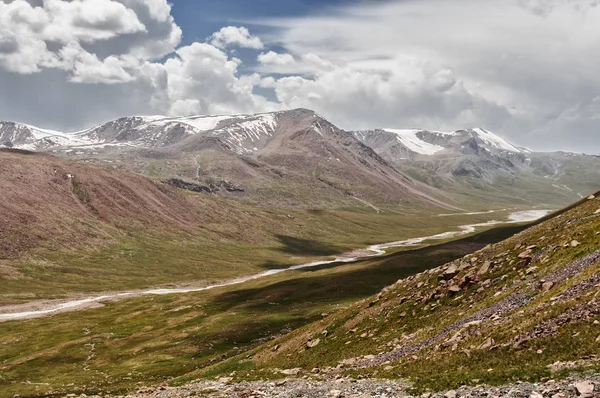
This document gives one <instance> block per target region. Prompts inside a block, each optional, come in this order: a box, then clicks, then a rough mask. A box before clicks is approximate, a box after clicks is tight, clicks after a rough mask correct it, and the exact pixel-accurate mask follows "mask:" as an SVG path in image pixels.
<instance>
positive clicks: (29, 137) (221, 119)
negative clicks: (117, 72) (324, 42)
mask: <svg viewBox="0 0 600 398" xmlns="http://www.w3.org/2000/svg"><path fill="white" fill-rule="evenodd" d="M277 117H278V113H266V114H258V115H236V116H190V117H166V116H132V117H123V118H120V119H117V120H113V121H110V122H108V123H104V124H101V125H99V126H95V127H92V128H90V129H86V130H83V131H78V132H75V133H63V132H58V131H52V130H45V129H41V128H38V127H33V126H29V125H26V124H21V123H14V122H0V146H4V147H11V148H18V149H27V150H52V149H55V150H56V149H59V148H69V149H71V150H73V149H76V150H78V151H88V150H94V151H97V150H98V149H101V148H107V147H119V146H126V147H138V148H152V147H166V146H169V145H174V144H176V143H178V142H180V141H182V140H184V139H185V138H188V137H191V136H198V135H200V136H202V137H205V138H207V137H219V138H221V139H222V140H223V142H225V143H227V144H228V145H230V146H231V148H232V149H233V150H234V151H235V152H236V153H239V154H242V153H251V152H253V151H255V150H258V148H259V147H262V146H263V145H264V143H265V141H266V140H268V139H269V137H271V136H272V135H273V132H274V130H275V128H276V123H277Z"/></svg>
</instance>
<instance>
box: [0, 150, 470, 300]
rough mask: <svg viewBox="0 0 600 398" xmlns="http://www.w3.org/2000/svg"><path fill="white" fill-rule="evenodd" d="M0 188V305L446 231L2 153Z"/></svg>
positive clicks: (205, 274)
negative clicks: (240, 198)
mask: <svg viewBox="0 0 600 398" xmlns="http://www.w3.org/2000/svg"><path fill="white" fill-rule="evenodd" d="M0 176H1V177H2V178H0V197H1V198H2V200H1V201H0V214H1V216H0V285H1V288H0V305H4V304H12V303H19V302H26V301H31V300H34V299H45V298H60V297H65V296H69V295H72V294H90V293H93V292H101V291H114V290H124V289H137V288H144V287H148V286H155V285H165V284H182V283H194V284H203V283H209V282H211V281H215V280H222V279H227V278H232V277H235V276H239V275H242V274H251V273H256V272H260V271H263V270H265V269H268V268H273V267H279V266H285V265H292V264H298V263H302V262H306V261H310V260H312V259H315V258H324V257H330V256H332V255H335V254H337V253H341V252H344V251H348V250H351V249H354V248H357V247H362V246H365V245H367V244H370V243H380V242H385V241H391V240H396V239H402V238H407V237H414V236H420V235H421V234H430V233H435V232H439V231H440V229H441V228H443V227H444V223H445V222H446V221H447V220H442V219H438V218H435V217H430V216H429V215H427V214H426V213H424V212H423V211H420V212H419V211H415V210H413V211H412V212H411V210H406V209H404V210H403V211H402V212H400V211H399V210H398V209H388V210H386V209H384V210H383V211H382V212H381V213H379V214H376V213H375V211H374V210H373V209H370V208H367V209H365V208H360V207H355V208H349V209H346V210H344V211H341V210H339V211H336V210H327V211H320V210H302V211H293V210H277V209H265V208H256V207H252V206H247V205H244V204H241V203H239V202H237V201H234V200H226V199H222V198H216V197H210V196H207V195H204V194H196V193H191V192H187V191H180V190H176V189H174V188H172V187H168V186H165V185H163V184H160V183H156V182H152V181H150V180H147V179H145V178H143V177H141V176H137V175H133V174H130V173H125V172H121V171H118V170H109V169H107V168H104V167H98V166H92V165H86V164H79V163H73V162H68V161H65V160H62V159H58V158H54V157H52V156H46V155H39V154H35V155H33V154H27V153H21V152H15V151H0ZM458 222H459V221H458V220H457V223H458Z"/></svg>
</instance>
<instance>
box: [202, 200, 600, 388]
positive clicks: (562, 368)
mask: <svg viewBox="0 0 600 398" xmlns="http://www.w3.org/2000/svg"><path fill="white" fill-rule="evenodd" d="M598 194H600V192H598V193H596V194H595V195H591V196H589V197H588V198H586V199H584V200H582V201H579V202H577V203H575V204H573V205H572V206H569V207H568V208H566V209H563V210H561V211H559V212H556V213H554V214H552V215H550V216H548V217H546V218H545V219H543V220H541V221H539V222H537V223H535V224H533V225H531V226H530V227H529V228H528V229H526V230H524V231H522V232H520V233H517V234H515V235H514V236H512V237H510V238H508V239H506V240H504V241H501V242H499V243H495V244H491V245H488V246H486V247H485V248H483V249H481V250H478V251H477V252H474V253H472V254H470V255H467V256H466V257H463V258H459V259H456V260H454V261H451V262H449V263H447V264H444V265H443V266H440V267H432V268H431V269H427V270H425V271H423V272H419V273H416V274H414V275H411V276H409V277H406V278H402V279H400V280H398V281H397V282H396V283H394V284H392V285H390V286H388V287H386V288H384V289H383V290H381V291H380V292H379V294H376V295H373V296H372V297H369V298H367V299H364V300H361V301H359V302H357V303H355V304H353V305H350V306H348V307H346V308H343V309H341V310H339V311H336V312H334V313H333V314H330V315H329V316H327V315H324V318H323V319H320V320H317V321H315V322H314V323H312V324H310V325H308V326H305V327H303V328H299V329H297V330H295V331H293V332H291V333H289V334H286V335H283V336H281V337H279V338H277V339H275V340H273V341H269V342H268V343H265V344H263V346H262V347H260V348H259V349H257V350H254V351H253V352H252V353H251V355H245V354H244V355H243V356H242V355H240V356H237V357H234V358H232V359H230V360H229V361H227V362H226V363H224V364H222V365H220V366H219V367H218V369H222V371H223V373H225V372H227V373H230V372H231V375H235V378H236V379H238V380H241V379H248V378H250V379H254V378H256V379H262V378H265V377H269V376H267V375H269V374H271V377H272V378H277V377H278V376H277V374H278V373H280V372H282V371H281V370H282V369H284V370H285V369H288V370H289V372H290V373H288V374H295V375H305V374H309V373H310V374H313V375H315V374H319V375H325V376H327V375H332V376H333V375H335V376H336V379H337V378H342V377H344V376H346V377H353V378H357V377H358V378H359V379H360V378H367V377H377V378H378V379H393V380H398V379H401V380H405V381H408V382H410V384H412V386H413V387H414V388H415V389H416V391H415V390H413V392H418V394H417V395H420V394H421V393H424V392H425V391H431V390H434V391H440V390H442V391H443V390H449V389H456V388H460V389H461V391H460V392H458V393H457V392H456V391H454V392H452V393H447V394H446V395H444V393H439V394H436V395H435V396H439V397H442V396H443V397H449V396H532V397H533V396H542V393H543V396H559V395H553V394H555V393H557V392H558V391H557V390H558V388H557V386H556V385H555V384H554V382H551V381H549V380H551V379H552V380H559V379H562V378H563V377H565V376H567V375H568V374H572V373H575V372H578V373H584V374H587V375H588V376H589V375H590V373H594V372H597V371H598V369H599V363H598V360H599V358H598V343H599V342H600V329H599V328H598V324H599V322H600V293H599V290H598V284H599V282H600V251H599V250H598V248H599V247H600V235H599V234H598V229H599V227H600V200H599V199H598ZM400 256H401V255H400V254H396V255H392V256H389V257H388V258H386V259H382V260H381V263H380V265H379V266H385V265H392V264H394V263H395V262H397V261H398V258H399V257H400ZM245 358H251V359H245ZM215 370H216V369H215ZM235 370H238V372H235ZM232 371H234V372H232ZM215 373H216V372H215V371H212V372H207V373H206V374H207V375H210V376H215V375H216V374H215ZM240 373H242V374H244V375H246V376H245V377H244V376H242V375H239V374H240ZM282 373H284V372H282ZM284 374H285V373H284ZM584 377H585V376H584ZM517 381H522V382H529V383H532V384H533V383H535V384H534V385H533V386H532V387H533V391H531V387H530V392H529V393H527V394H526V393H523V394H522V395H521V394H518V393H516V392H517V391H518V388H515V387H516V386H514V385H513V386H510V387H503V388H494V389H493V388H492V387H489V385H498V384H504V383H515V382H517ZM546 382H547V383H546ZM469 386H471V387H469ZM475 386H478V387H475ZM517 386H518V385H517ZM511 388H512V392H510V393H509V389H511ZM553 388H555V389H556V390H555V391H554V392H552V389H553ZM595 388H596V389H594V387H593V384H591V388H588V389H587V391H588V393H589V395H586V394H584V393H583V392H581V391H582V390H579V389H578V391H579V392H577V391H576V389H575V388H572V389H571V392H570V393H569V395H566V396H573V397H574V396H589V397H592V396H597V392H598V390H597V389H598V386H597V385H596V387H595ZM477 389H478V390H479V393H477ZM484 391H490V392H491V391H494V393H484ZM535 391H538V392H537V394H538V395H535V394H534V392H535ZM592 391H596V392H595V393H593V394H592V393H591V392H592ZM469 392H471V393H473V395H471V394H469ZM515 393H516V395H513V394H515ZM530 394H531V395H530ZM430 395H431V394H429V395H428V396H430ZM398 396H404V395H398ZM560 396H562V395H560Z"/></svg>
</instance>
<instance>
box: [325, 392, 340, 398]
mask: <svg viewBox="0 0 600 398" xmlns="http://www.w3.org/2000/svg"><path fill="white" fill-rule="evenodd" d="M327 396H328V397H329V398H341V397H342V392H341V391H340V390H331V391H329V394H328V395H327Z"/></svg>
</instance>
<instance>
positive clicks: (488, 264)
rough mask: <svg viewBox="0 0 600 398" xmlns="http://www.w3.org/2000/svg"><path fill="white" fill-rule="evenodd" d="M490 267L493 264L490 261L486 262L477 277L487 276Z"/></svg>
mask: <svg viewBox="0 0 600 398" xmlns="http://www.w3.org/2000/svg"><path fill="white" fill-rule="evenodd" d="M490 266H491V263H490V262H489V261H486V262H485V263H483V265H482V266H481V268H479V271H477V275H484V274H487V272H488V271H489V270H490Z"/></svg>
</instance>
